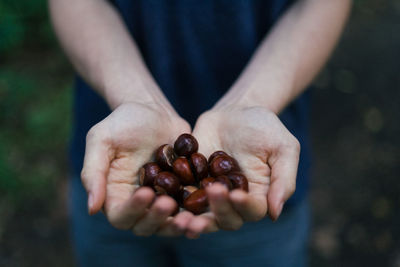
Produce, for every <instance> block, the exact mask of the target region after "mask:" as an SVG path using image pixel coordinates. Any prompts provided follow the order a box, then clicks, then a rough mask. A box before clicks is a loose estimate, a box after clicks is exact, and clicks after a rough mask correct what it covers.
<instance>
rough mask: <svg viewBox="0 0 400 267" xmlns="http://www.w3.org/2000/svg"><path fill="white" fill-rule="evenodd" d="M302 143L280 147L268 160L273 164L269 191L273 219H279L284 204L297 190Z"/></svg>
mask: <svg viewBox="0 0 400 267" xmlns="http://www.w3.org/2000/svg"><path fill="white" fill-rule="evenodd" d="M299 155H300V145H299V143H298V142H297V140H296V142H294V143H293V145H290V146H285V147H283V148H280V149H279V151H278V152H277V153H274V155H272V156H271V158H270V159H269V160H268V163H269V165H270V166H271V185H270V189H269V191H268V196H267V199H268V207H269V211H268V213H269V215H270V216H271V218H272V219H273V220H276V219H278V217H279V215H280V214H281V212H282V209H283V205H284V204H285V202H286V201H287V200H288V199H289V197H290V196H291V195H293V193H294V192H295V190H296V176H297V167H298V164H299Z"/></svg>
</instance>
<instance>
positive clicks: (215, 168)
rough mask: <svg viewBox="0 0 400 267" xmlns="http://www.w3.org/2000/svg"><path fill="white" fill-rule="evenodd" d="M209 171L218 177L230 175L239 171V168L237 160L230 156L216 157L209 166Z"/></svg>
mask: <svg viewBox="0 0 400 267" xmlns="http://www.w3.org/2000/svg"><path fill="white" fill-rule="evenodd" d="M208 167H209V171H210V174H211V176H213V177H217V176H220V175H224V174H227V173H230V172H231V171H238V166H237V164H236V163H235V160H234V159H233V158H232V157H230V156H223V155H220V156H216V157H215V158H214V159H213V160H212V161H211V162H210V164H209V166H208Z"/></svg>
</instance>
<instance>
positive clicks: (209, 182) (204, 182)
mask: <svg viewBox="0 0 400 267" xmlns="http://www.w3.org/2000/svg"><path fill="white" fill-rule="evenodd" d="M214 182H215V179H214V178H213V177H207V178H204V179H203V180H201V181H200V188H206V187H207V186H210V185H212V184H213V183H214Z"/></svg>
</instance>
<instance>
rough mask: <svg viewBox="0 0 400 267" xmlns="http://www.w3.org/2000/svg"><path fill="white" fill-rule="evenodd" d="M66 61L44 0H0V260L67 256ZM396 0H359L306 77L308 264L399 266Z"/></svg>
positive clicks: (399, 24)
mask: <svg viewBox="0 0 400 267" xmlns="http://www.w3.org/2000/svg"><path fill="white" fill-rule="evenodd" d="M72 77H73V71H72V68H71V66H70V65H69V64H68V62H67V60H66V58H65V57H64V56H63V54H62V52H61V50H60V49H59V47H58V45H57V42H56V40H55V37H54V35H53V33H52V29H51V26H50V25H49V21H48V15H47V10H46V1H45V0H35V1H28V0H20V1H13V0H2V1H1V2H0V266H71V265H73V255H72V249H71V246H70V244H69V239H68V217H67V207H66V205H65V200H66V181H67V179H68V162H67V145H68V136H69V131H70V127H71V126H70V125H71V112H72ZM399 107H400V1H399V0H359V1H355V6H354V9H353V12H352V16H351V19H350V22H349V25H348V26H347V28H346V31H345V33H344V36H343V38H342V40H341V42H340V44H339V46H338V48H337V49H336V51H335V53H334V55H333V57H332V59H331V60H330V62H329V63H328V64H327V66H326V67H325V69H324V70H323V71H322V72H321V74H320V75H319V77H318V78H317V79H316V81H315V89H314V92H313V112H312V141H313V150H314V158H315V160H314V165H313V178H312V190H311V201H312V205H313V211H314V214H313V230H312V238H311V266H313V267H314V266H328V267H330V266H332V267H333V266H389V267H400V213H399V207H400V179H399V178H400V140H399V139H397V135H399V134H400V123H399V122H400V116H399V115H400V108H399Z"/></svg>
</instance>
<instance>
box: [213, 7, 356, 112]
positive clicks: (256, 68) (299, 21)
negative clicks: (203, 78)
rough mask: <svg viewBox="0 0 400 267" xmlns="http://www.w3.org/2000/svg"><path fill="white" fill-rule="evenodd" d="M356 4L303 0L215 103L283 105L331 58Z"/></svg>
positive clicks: (272, 107)
mask: <svg viewBox="0 0 400 267" xmlns="http://www.w3.org/2000/svg"><path fill="white" fill-rule="evenodd" d="M350 6H351V0H334V1H332V0H300V1H298V2H297V3H296V4H294V5H293V6H292V7H291V8H290V9H289V10H288V11H287V12H286V14H284V16H283V17H282V18H281V20H280V21H279V22H278V23H277V25H276V26H275V27H274V28H273V29H272V31H271V33H270V34H269V35H268V36H266V37H265V39H264V40H263V42H262V43H261V44H260V46H259V48H258V49H257V51H256V53H255V54H254V56H253V57H252V59H251V60H250V62H249V64H248V66H247V67H246V68H245V70H244V71H243V73H242V74H241V75H240V77H239V78H238V80H237V81H236V82H235V84H234V85H233V86H232V88H231V89H230V90H229V92H228V93H227V94H226V95H225V96H224V97H223V98H222V99H221V100H220V101H219V102H218V103H217V104H216V105H215V108H216V109H218V108H221V107H224V106H226V105H231V104H232V103H234V104H237V105H242V106H263V107H265V108H267V109H269V110H272V111H273V112H275V113H279V112H280V111H282V110H283V109H284V108H285V107H286V106H287V105H288V104H289V103H290V102H291V101H292V100H293V99H294V98H295V97H296V96H298V95H299V94H300V93H301V92H302V91H303V90H304V89H305V88H306V87H307V86H308V85H309V84H310V83H311V81H312V80H313V79H314V77H315V76H316V75H317V74H318V72H319V70H320V69H321V68H322V66H323V65H324V63H325V62H326V61H327V59H328V57H329V55H330V54H331V52H332V50H333V48H334V46H335V44H336V42H337V40H338V38H339V36H340V33H341V31H342V29H343V26H344V24H345V22H346V19H347V17H348V13H349V10H350Z"/></svg>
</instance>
